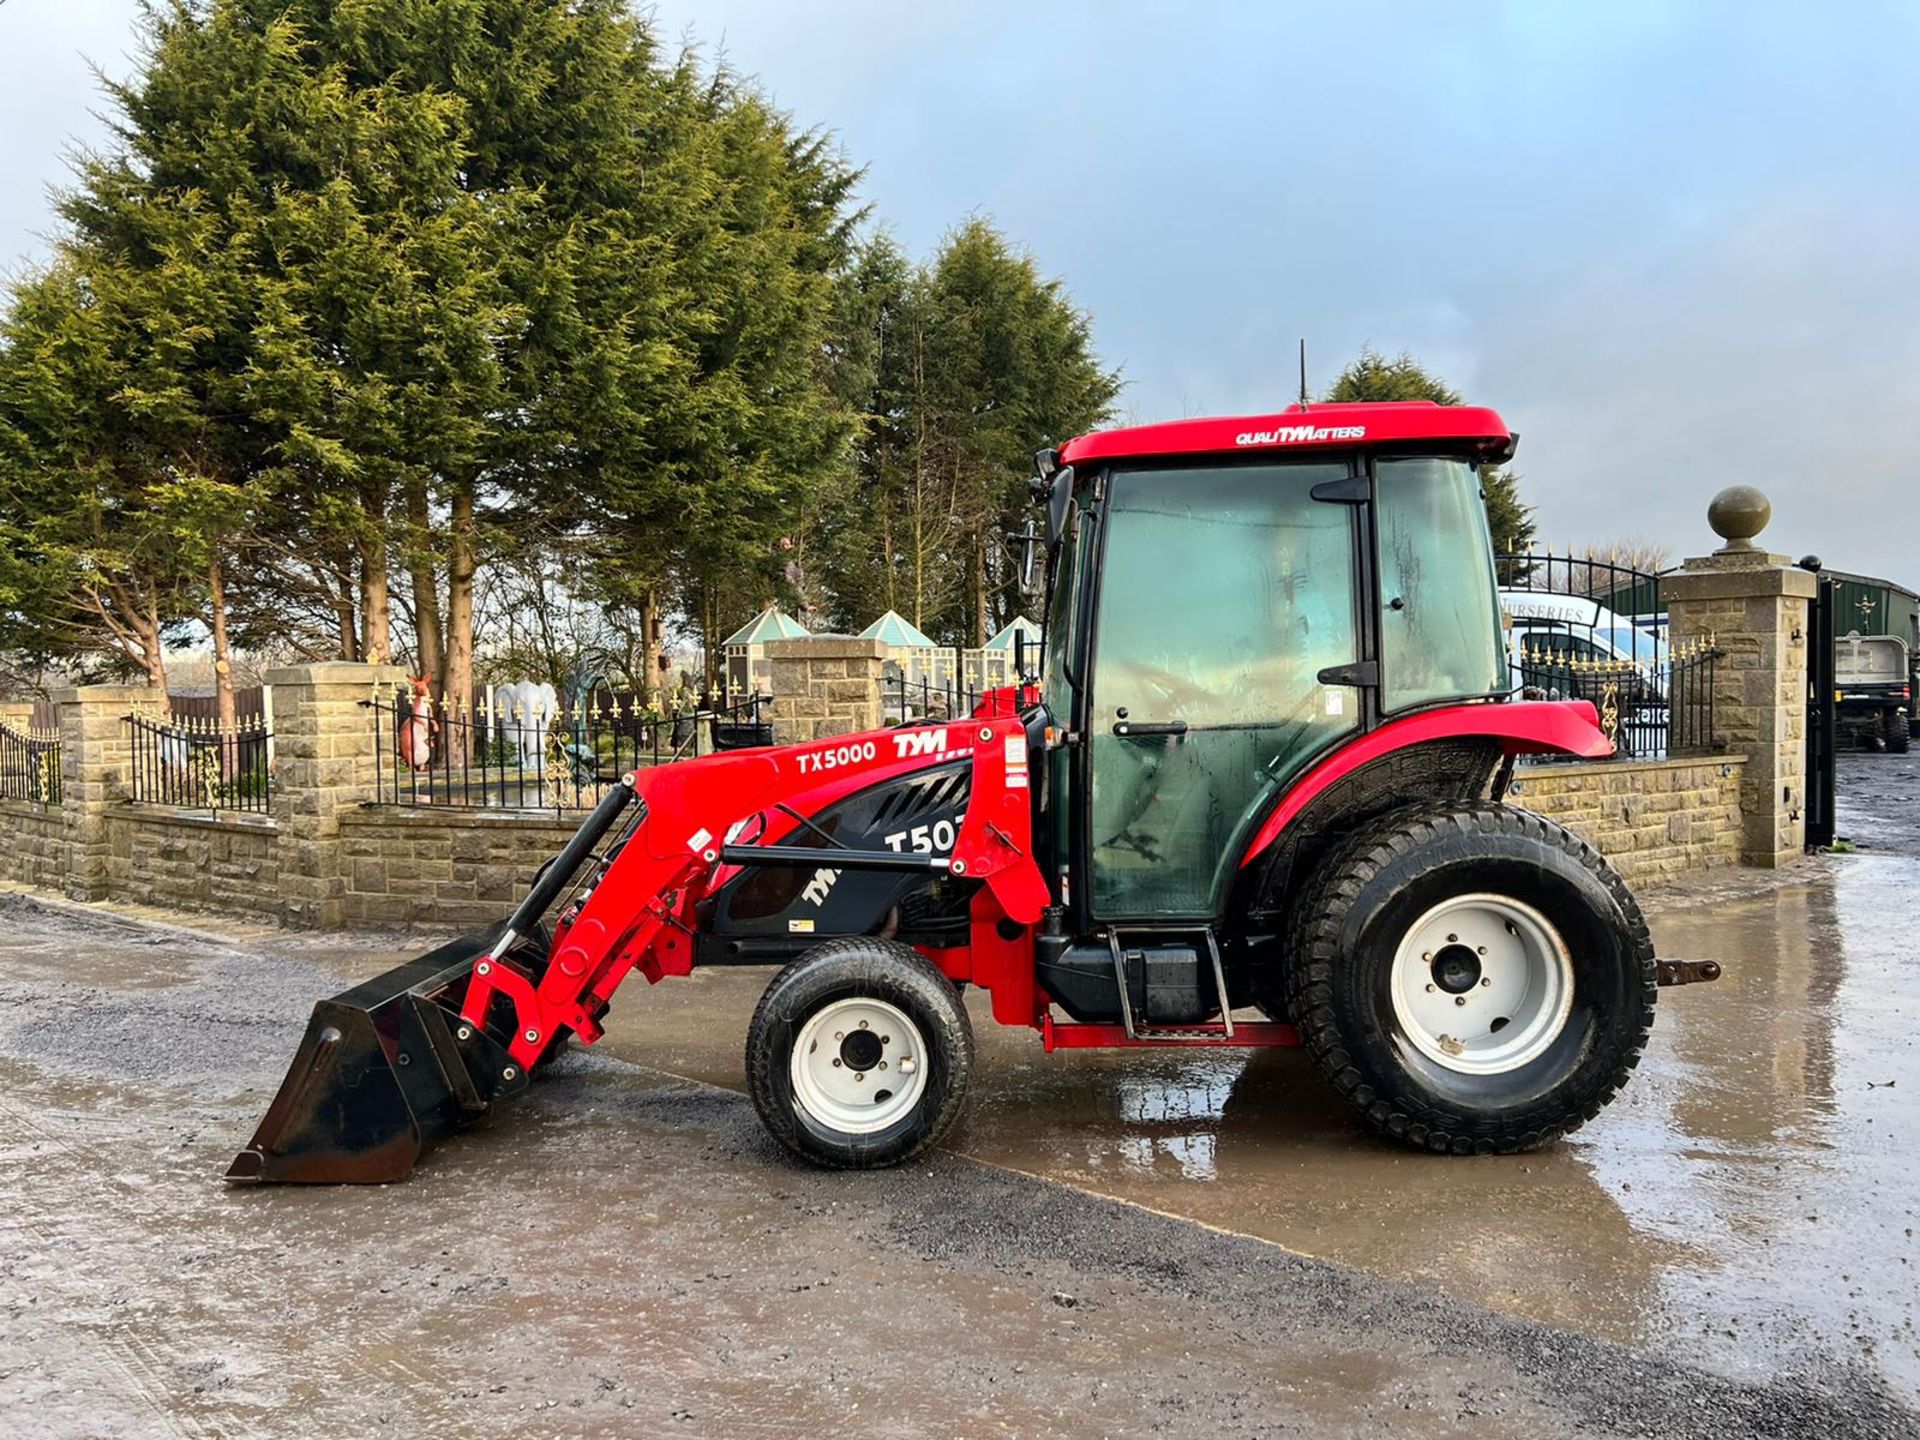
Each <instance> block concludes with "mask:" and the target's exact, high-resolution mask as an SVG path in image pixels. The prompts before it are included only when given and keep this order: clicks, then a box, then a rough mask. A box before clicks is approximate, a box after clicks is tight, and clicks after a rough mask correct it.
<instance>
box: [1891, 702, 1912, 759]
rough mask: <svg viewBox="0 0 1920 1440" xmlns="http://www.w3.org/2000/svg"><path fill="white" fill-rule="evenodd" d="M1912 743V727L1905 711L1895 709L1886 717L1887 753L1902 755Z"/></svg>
mask: <svg viewBox="0 0 1920 1440" xmlns="http://www.w3.org/2000/svg"><path fill="white" fill-rule="evenodd" d="M1912 744H1913V727H1912V722H1910V721H1909V720H1908V719H1907V717H1906V714H1905V712H1903V711H1899V710H1896V711H1894V713H1893V714H1891V715H1889V716H1888V717H1887V753H1888V754H1889V755H1904V754H1906V753H1907V751H1908V750H1909V749H1910V748H1911V747H1912Z"/></svg>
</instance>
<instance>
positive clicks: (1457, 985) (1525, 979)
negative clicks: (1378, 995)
mask: <svg viewBox="0 0 1920 1440" xmlns="http://www.w3.org/2000/svg"><path fill="white" fill-rule="evenodd" d="M1392 990H1393V1014H1394V1018H1395V1019H1396V1020H1398V1021H1399V1022H1400V1029H1401V1031H1402V1033H1404V1034H1405V1035H1406V1037H1407V1039H1408V1040H1410V1041H1411V1042H1412V1043H1413V1045H1414V1048H1416V1049H1417V1050H1419V1052H1420V1053H1421V1054H1422V1055H1424V1056H1426V1057H1427V1058H1428V1059H1429V1060H1432V1061H1433V1062H1434V1063H1435V1064H1438V1065H1442V1066H1445V1067H1446V1068H1447V1069H1449V1070H1457V1071H1459V1072H1461V1073H1462V1074H1466V1075H1504V1074H1506V1073H1507V1072H1508V1071H1511V1070H1518V1069H1519V1068H1520V1067H1521V1066H1523V1065H1526V1064H1528V1063H1529V1062H1530V1061H1533V1060H1537V1059H1538V1058H1539V1057H1540V1056H1541V1055H1543V1054H1544V1053H1546V1050H1547V1048H1548V1047H1549V1046H1551V1045H1552V1044H1553V1042H1554V1041H1555V1040H1557V1039H1559V1037H1560V1032H1561V1031H1563V1030H1565V1029H1566V1026H1567V1017H1568V1015H1569V1014H1571V1013H1572V1010H1573V957H1572V956H1571V955H1570V954H1569V953H1568V951H1567V946H1566V942H1565V941H1564V940H1562V939H1561V938H1560V932H1559V931H1558V930H1556V929H1555V928H1554V927H1553V925H1552V924H1551V923H1550V922H1549V921H1548V920H1547V918H1546V916H1544V915H1542V914H1541V913H1540V912H1539V911H1538V910H1536V909H1534V908H1533V907H1532V906H1531V905H1528V904H1525V903H1523V902H1521V901H1519V900H1515V899H1512V898H1511V897H1509V896H1506V895H1459V896H1456V897H1454V898H1453V899H1451V900H1447V901H1444V902H1442V903H1441V904H1439V905H1436V906H1434V907H1433V909H1431V910H1429V911H1428V912H1427V913H1426V914H1425V915H1422V916H1421V917H1420V918H1419V920H1417V921H1416V922H1414V924H1413V926H1412V928H1410V929H1409V930H1408V931H1407V933H1406V937H1405V938H1404V939H1402V940H1401V942H1400V946H1399V948H1398V949H1397V950H1396V951H1395V952H1394V957H1393V977H1392Z"/></svg>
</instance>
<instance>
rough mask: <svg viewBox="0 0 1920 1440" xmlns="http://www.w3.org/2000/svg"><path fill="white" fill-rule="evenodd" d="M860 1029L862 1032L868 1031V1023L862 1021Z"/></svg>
mask: <svg viewBox="0 0 1920 1440" xmlns="http://www.w3.org/2000/svg"><path fill="white" fill-rule="evenodd" d="M860 1028H861V1029H862V1030H864V1029H866V1028H867V1022H866V1021H864V1020H862V1021H861V1022H860Z"/></svg>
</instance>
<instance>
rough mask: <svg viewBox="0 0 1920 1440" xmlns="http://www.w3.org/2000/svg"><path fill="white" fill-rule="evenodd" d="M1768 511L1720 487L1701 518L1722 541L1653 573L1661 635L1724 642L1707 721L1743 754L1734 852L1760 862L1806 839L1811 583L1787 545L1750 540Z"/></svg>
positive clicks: (1788, 852)
mask: <svg viewBox="0 0 1920 1440" xmlns="http://www.w3.org/2000/svg"><path fill="white" fill-rule="evenodd" d="M1772 513H1773V507H1772V506H1771V505H1770V504H1769V503H1768V501H1767V498H1766V496H1764V495H1762V494H1761V493H1760V492H1759V491H1758V490H1755V489H1754V488H1753V487H1751V486H1748V485H1734V486H1731V487H1729V488H1728V489H1725V490H1722V491H1721V492H1720V493H1719V494H1718V495H1716V496H1714V498H1713V503H1712V504H1711V505H1710V506H1709V507H1708V509H1707V522H1708V524H1710V525H1711V526H1712V527H1713V529H1714V532H1715V533H1716V534H1718V535H1719V536H1720V537H1721V538H1722V539H1724V540H1725V541H1726V542H1727V543H1726V544H1724V545H1722V546H1721V547H1720V548H1719V549H1718V550H1716V551H1714V552H1713V553H1712V554H1711V555H1704V556H1697V557H1695V558H1692V559H1689V560H1688V561H1687V562H1686V563H1685V564H1684V565H1682V566H1681V567H1680V569H1679V570H1678V571H1677V572H1675V573H1673V574H1671V575H1667V576H1665V577H1663V578H1662V579H1661V582H1660V589H1661V593H1662V595H1663V596H1664V597H1665V598H1666V600H1667V635H1668V641H1669V643H1670V644H1672V645H1674V646H1678V645H1680V644H1682V643H1684V642H1686V641H1690V640H1705V639H1707V638H1708V637H1709V636H1711V637H1712V638H1713V640H1714V641H1715V642H1716V643H1717V644H1718V645H1719V647H1720V649H1721V651H1722V652H1723V656H1724V658H1722V659H1721V660H1720V661H1719V662H1718V663H1717V664H1716V665H1715V666H1714V668H1713V672H1712V674H1713V728H1714V733H1715V735H1716V737H1717V738H1718V739H1719V741H1720V742H1721V743H1722V744H1723V745H1725V746H1726V748H1727V749H1729V750H1731V751H1732V752H1734V753H1735V754H1740V755H1745V756H1746V757H1747V763H1746V764H1745V765H1744V766H1743V767H1741V771H1742V774H1741V784H1740V817H1741V830H1740V859H1741V862H1742V863H1743V864H1747V865H1758V866H1763V867H1766V868H1768V869H1772V868H1775V867H1778V866H1780V865H1784V864H1786V863H1788V862H1789V861H1791V860H1793V859H1794V858H1795V857H1797V856H1798V855H1799V854H1800V853H1801V851H1802V849H1803V848H1804V847H1805V841H1806V803H1807V790H1806V778H1807V775H1806V760H1807V753H1806V740H1807V656H1808V633H1809V632H1808V625H1809V623H1810V617H1809V604H1810V602H1811V601H1812V600H1813V598H1814V594H1815V592H1816V590H1817V588H1818V586H1817V582H1816V581H1815V579H1814V577H1813V576H1812V575H1811V574H1809V573H1808V572H1807V571H1805V570H1802V569H1800V568H1799V567H1798V566H1796V565H1794V564H1793V562H1792V561H1790V560H1789V559H1788V558H1787V557H1786V556H1785V555H1775V554H1772V553H1770V552H1768V551H1766V550H1762V549H1761V548H1760V547H1759V546H1757V545H1755V544H1754V543H1753V540H1754V537H1755V536H1756V535H1758V534H1759V533H1760V532H1761V531H1762V530H1763V529H1765V528H1766V525H1767V521H1768V520H1769V519H1770V518H1771V517H1772Z"/></svg>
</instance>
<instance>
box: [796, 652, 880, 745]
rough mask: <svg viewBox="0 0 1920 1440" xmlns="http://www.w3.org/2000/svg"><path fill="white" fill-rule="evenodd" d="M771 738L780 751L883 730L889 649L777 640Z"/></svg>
mask: <svg viewBox="0 0 1920 1440" xmlns="http://www.w3.org/2000/svg"><path fill="white" fill-rule="evenodd" d="M767 658H768V659H769V660H771V661H772V662H773V738H774V740H775V741H776V742H777V743H778V744H781V745H791V744H794V743H796V742H798V741H802V740H824V739H826V738H827V737H828V736H829V735H850V734H853V733H854V732H856V731H860V730H878V729H879V728H880V709H881V705H880V701H881V696H880V677H881V667H882V666H883V665H884V664H885V663H886V658H887V647H886V646H885V645H883V644H881V643H880V641H878V640H855V639H850V638H848V637H846V636H842V635H812V636H809V637H808V638H806V639H805V640H775V641H773V642H771V643H770V644H769V645H768V646H767Z"/></svg>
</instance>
